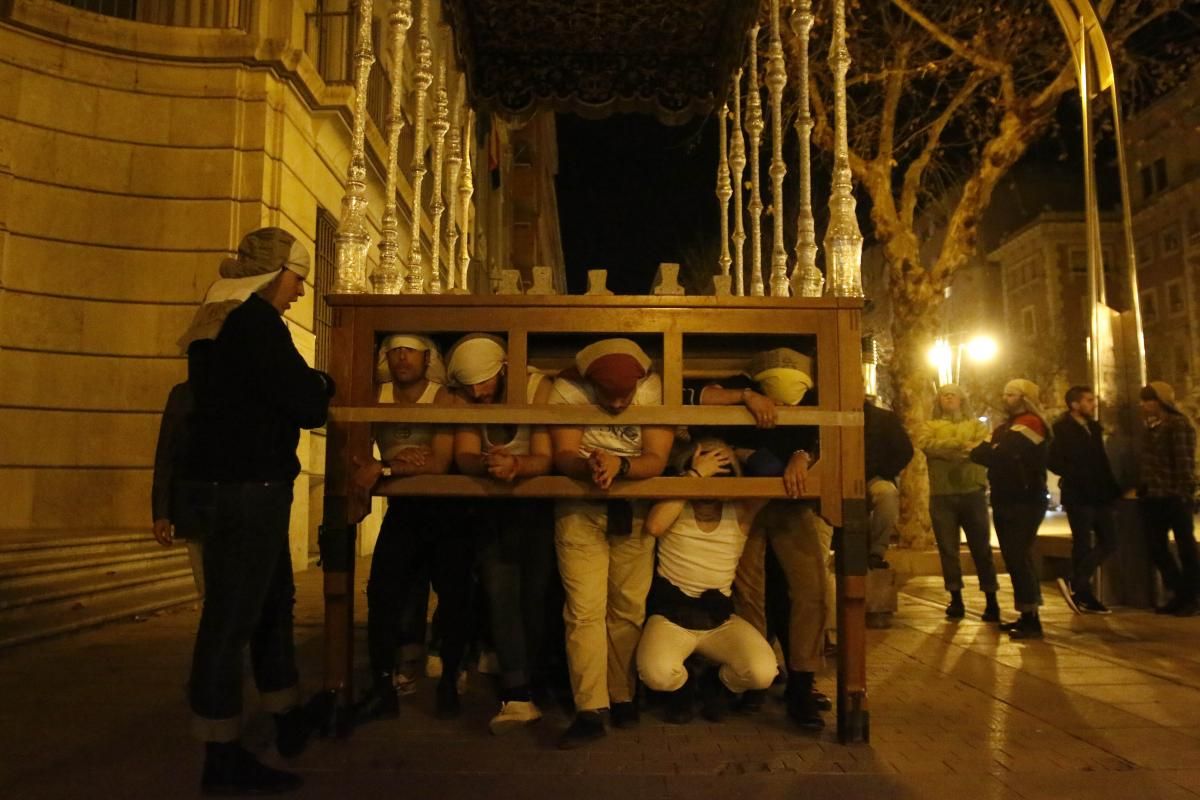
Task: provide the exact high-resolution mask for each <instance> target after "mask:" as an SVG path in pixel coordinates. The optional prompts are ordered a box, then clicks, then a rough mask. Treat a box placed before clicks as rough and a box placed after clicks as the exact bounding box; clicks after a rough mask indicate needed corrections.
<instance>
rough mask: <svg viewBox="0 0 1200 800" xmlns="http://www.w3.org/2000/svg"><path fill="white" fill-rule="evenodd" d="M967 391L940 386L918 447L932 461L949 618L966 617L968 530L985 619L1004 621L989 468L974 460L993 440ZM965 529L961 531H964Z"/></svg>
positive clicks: (932, 510)
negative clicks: (963, 558)
mask: <svg viewBox="0 0 1200 800" xmlns="http://www.w3.org/2000/svg"><path fill="white" fill-rule="evenodd" d="M966 402H967V398H966V395H965V393H964V392H963V390H962V389H961V388H960V387H958V386H957V385H955V384H953V383H948V384H946V385H945V386H942V387H941V388H939V389H938V395H937V399H936V400H934V402H933V415H932V416H931V417H930V419H928V420H926V421H925V422H924V423H922V425H921V428H920V429H919V430H918V432H917V447H919V448H920V449H921V450H922V451H924V453H925V460H926V463H927V464H928V465H929V516H930V519H932V521H933V534H934V537H935V538H936V539H937V547H938V555H939V556H940V557H941V562H942V580H943V582H944V583H945V586H946V591H947V592H949V593H950V604H949V605H947V606H946V618H947V619H950V620H960V619H962V618H963V617H964V616H966V613H967V611H966V606H965V605H964V604H963V599H962V589H963V577H962V563H961V562H960V561H959V554H960V552H961V542H962V536H963V534H965V535H966V538H967V548H968V549H969V550H970V551H971V558H972V559H973V560H974V562H975V572H976V574H977V575H978V576H979V590H980V591H981V592H983V593H984V597H985V598H986V604H985V606H984V611H983V621H984V622H999V621H1000V605H999V603H998V602H997V601H996V591H997V589H998V588H999V584H998V583H997V581H996V564H995V561H994V560H993V558H992V544H991V524H990V523H989V522H988V510H987V494H986V491H985V490H986V489H987V471H986V470H985V469H984V468H983V467H982V466H980V465H979V464H976V463H974V462H973V461H971V459H970V454H971V451H972V450H973V449H975V447H976V446H977V445H978V444H980V443H981V442H983V441H984V440H986V439H987V438H988V429H987V426H986V425H984V424H983V422H982V421H981V420H978V419H976V418H975V417H973V416H971V414H970V413H969V412H968V410H967V409H966V407H965V406H966ZM960 528H961V529H962V532H961V533H960V532H959V529H960Z"/></svg>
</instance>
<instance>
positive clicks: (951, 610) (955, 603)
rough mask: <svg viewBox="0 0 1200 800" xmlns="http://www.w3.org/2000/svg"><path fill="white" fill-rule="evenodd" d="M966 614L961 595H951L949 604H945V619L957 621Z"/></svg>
mask: <svg viewBox="0 0 1200 800" xmlns="http://www.w3.org/2000/svg"><path fill="white" fill-rule="evenodd" d="M966 615H967V609H966V607H965V606H964V605H963V601H962V597H961V596H953V595H952V596H951V597H950V604H949V605H947V606H946V619H948V620H953V621H957V620H960V619H962V618H963V617H965V616H966Z"/></svg>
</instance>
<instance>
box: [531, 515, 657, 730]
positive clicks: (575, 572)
mask: <svg viewBox="0 0 1200 800" xmlns="http://www.w3.org/2000/svg"><path fill="white" fill-rule="evenodd" d="M645 513H646V509H645V507H644V505H638V504H636V503H635V504H634V520H633V533H632V534H630V535H628V536H612V537H610V536H607V535H606V534H605V525H606V523H607V521H608V515H607V512H606V506H605V504H604V503H595V502H581V501H562V502H559V503H558V504H557V505H556V507H555V520H554V545H555V550H556V551H557V553H558V571H559V574H560V575H561V576H562V582H563V588H564V589H565V590H566V596H567V600H566V603H565V604H564V606H563V621H564V622H565V623H566V638H567V665H568V667H569V670H570V673H571V692H572V693H573V694H574V696H575V709H576V710H577V711H593V710H596V709H601V708H608V707H609V706H610V705H611V704H612V703H627V702H629V701H631V700H633V698H634V690H635V688H636V686H637V681H636V679H635V677H634V655H635V653H636V652H637V646H638V640H639V639H640V638H641V635H642V623H643V622H644V621H645V619H646V595H647V593H648V592H649V591H650V580H651V578H652V577H653V574H654V537H652V536H647V535H646V534H645V533H643V532H642V521H643V519H644V518H645Z"/></svg>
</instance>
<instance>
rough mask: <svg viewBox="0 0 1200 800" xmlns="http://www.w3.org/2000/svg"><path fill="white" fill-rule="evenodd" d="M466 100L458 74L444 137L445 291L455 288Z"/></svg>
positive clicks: (464, 86) (465, 87)
mask: <svg viewBox="0 0 1200 800" xmlns="http://www.w3.org/2000/svg"><path fill="white" fill-rule="evenodd" d="M466 102H467V84H466V76H465V75H459V76H458V91H457V93H456V94H455V97H454V110H453V111H451V112H450V137H449V138H448V139H447V140H446V191H447V193H448V194H449V195H450V203H449V205H448V206H447V208H446V291H449V292H452V291H454V285H455V280H456V279H457V276H458V226H457V225H456V224H455V223H456V221H457V217H458V176H459V174H460V173H461V172H462V109H463V106H464V105H466Z"/></svg>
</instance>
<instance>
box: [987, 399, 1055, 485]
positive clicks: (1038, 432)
mask: <svg viewBox="0 0 1200 800" xmlns="http://www.w3.org/2000/svg"><path fill="white" fill-rule="evenodd" d="M1047 433H1049V431H1047V430H1046V425H1045V423H1044V422H1042V419H1041V417H1039V416H1037V415H1036V414H1020V415H1018V416H1017V417H1015V418H1013V419H1010V420H1008V421H1007V422H1004V423H1003V424H1001V425H1000V426H999V427H997V428H996V430H994V431H992V438H991V440H990V441H987V442H983V443H982V444H980V445H979V446H978V447H976V448H975V449H974V450H972V451H971V460H972V461H974V462H975V463H976V464H983V465H984V466H985V467H987V471H988V484H989V485H990V486H991V500H992V505H994V506H995V505H1003V504H1007V503H1041V504H1043V505H1044V504H1045V502H1046V452H1047V450H1048V449H1049V446H1048V444H1047V441H1046V434H1047Z"/></svg>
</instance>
